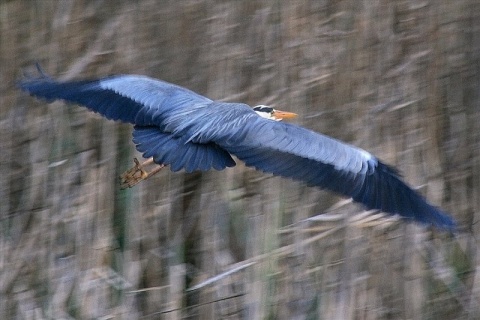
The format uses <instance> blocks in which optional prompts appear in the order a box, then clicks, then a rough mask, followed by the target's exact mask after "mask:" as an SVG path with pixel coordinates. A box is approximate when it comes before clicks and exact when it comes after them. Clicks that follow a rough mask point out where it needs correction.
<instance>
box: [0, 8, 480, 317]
mask: <svg viewBox="0 0 480 320" xmlns="http://www.w3.org/2000/svg"><path fill="white" fill-rule="evenodd" d="M479 34H480V3H479V2H478V1H475V0H458V1H423V2H419V1H415V0H401V1H393V0H385V1H356V0H344V1H316V0H302V1H300V0H299V1H287V0H285V1H235V0H231V1H199V0H188V1H153V0H145V1H131V2H130V1H115V2H113V1H93V0H92V1H75V0H72V1H1V2H0V65H1V70H0V93H1V94H0V132H1V135H0V137H1V138H0V146H1V147H0V148H1V153H0V159H1V162H0V172H1V174H2V177H3V179H2V185H1V187H0V213H1V222H2V224H1V225H2V231H1V233H0V318H1V319H10V318H15V319H40V318H103V319H107V318H108V319H110V318H115V319H117V318H118V319H120V318H123V319H137V318H142V319H180V318H195V319H196V318H198V319H227V318H228V319H267V318H268V319H317V318H318V319H459V318H464V319H478V318H480V305H479V303H480V300H479V299H480V278H479V277H478V276H479V274H477V273H476V271H477V265H478V264H479V263H478V262H477V260H478V259H477V258H478V257H479V256H478V255H477V252H478V249H477V247H476V244H477V243H476V240H475V237H476V236H478V232H479V228H478V224H475V222H476V221H478V219H479V217H478V213H479V212H480V174H479V169H480V109H479V108H480V95H479V92H480V91H479V88H480V36H479ZM35 61H39V62H40V63H42V65H43V67H44V68H45V69H46V70H47V71H48V72H49V73H51V74H53V75H55V76H59V77H60V78H62V79H72V78H85V77H100V76H105V75H107V74H112V73H136V74H145V75H149V76H153V77H156V78H160V79H164V80H167V81H170V82H174V83H177V84H180V85H183V86H185V87H188V88H190V89H192V90H195V91H197V92H199V93H201V94H204V95H206V96H208V97H210V98H213V99H225V100H228V101H239V102H245V103H248V104H250V105H255V104H260V103H261V104H270V105H273V106H275V107H278V108H280V109H285V110H290V111H293V112H297V113H298V114H300V115H301V118H300V120H299V121H298V122H299V123H300V124H302V125H304V126H306V127H308V128H311V129H314V130H317V131H320V132H323V133H325V134H329V135H331V136H334V137H337V138H339V139H342V140H345V141H349V142H351V143H353V144H355V145H358V146H360V147H362V148H364V149H367V150H369V151H371V152H372V153H374V154H376V155H378V156H379V157H380V158H381V159H383V160H384V161H385V162H388V163H390V164H393V165H395V166H397V167H398V168H399V169H400V170H401V171H402V172H403V173H404V175H405V179H406V180H407V181H409V183H410V184H411V185H413V186H421V188H420V190H421V192H422V193H424V194H425V195H426V196H427V197H428V198H429V199H430V201H431V202H432V203H434V204H436V205H439V206H441V207H443V208H444V209H445V210H447V211H449V212H451V213H452V215H453V216H454V217H455V218H456V220H457V221H458V222H459V224H460V225H461V226H462V227H463V228H464V229H465V230H467V232H465V233H461V234H459V235H458V236H457V237H456V238H453V237H451V236H450V235H448V234H445V233H441V232H436V231H432V230H429V229H426V228H423V227H421V226H417V225H414V224H406V223H404V222H403V221H399V220H398V219H396V218H392V217H385V216H384V215H383V214H378V213H372V212H369V213H365V212H363V211H362V209H361V207H359V206H357V205H354V204H352V203H350V202H349V201H345V200H343V199H340V198H338V197H335V196H333V195H332V194H330V193H328V192H324V191H321V190H318V189H315V188H308V187H305V186H304V185H301V184H298V183H295V182H292V181H288V180H284V179H281V178H276V177H271V176H269V175H265V174H261V173H258V172H254V171H253V170H251V169H248V168H245V167H244V166H243V165H242V164H238V165H237V167H235V168H233V169H229V170H225V171H223V172H208V173H204V174H199V173H195V174H184V173H176V174H173V173H170V172H168V171H167V170H164V171H163V172H162V173H161V174H159V175H158V176H157V177H155V178H152V179H150V180H148V181H146V182H144V183H142V184H140V185H139V186H137V187H135V188H134V189H131V190H126V191H125V190H120V188H119V187H118V180H117V179H118V176H119V174H120V173H121V172H123V171H124V170H126V169H127V168H129V167H130V166H131V165H132V158H133V156H138V154H137V153H136V152H135V149H134V146H133V144H132V143H131V139H130V130H131V129H130V127H129V126H128V125H125V124H118V123H113V122H109V121H106V120H105V119H101V118H100V117H99V116H97V115H94V114H92V113H89V112H88V111H87V110H85V109H83V108H80V107H76V106H66V105H65V104H63V103H61V102H56V103H53V104H46V103H45V102H40V101H37V100H35V99H32V98H29V97H28V96H27V95H25V94H23V93H21V92H19V91H18V90H16V88H15V85H14V82H15V79H18V78H19V77H21V71H22V70H25V68H27V67H28V66H29V65H31V64H32V63H33V62H35ZM27 70H28V68H27ZM320 214H324V215H320Z"/></svg>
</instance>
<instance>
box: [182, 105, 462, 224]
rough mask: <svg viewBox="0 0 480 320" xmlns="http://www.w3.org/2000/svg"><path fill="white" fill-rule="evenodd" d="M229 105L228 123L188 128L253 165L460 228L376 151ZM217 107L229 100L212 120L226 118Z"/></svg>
mask: <svg viewBox="0 0 480 320" xmlns="http://www.w3.org/2000/svg"><path fill="white" fill-rule="evenodd" d="M229 107H230V109H231V111H230V113H233V114H235V117H228V116H223V115H219V116H217V118H218V117H220V118H224V119H228V121H227V122H226V123H224V125H223V127H222V128H219V127H217V126H214V125H213V126H212V125H199V126H197V127H195V126H192V127H190V128H189V130H187V131H186V132H184V134H186V135H189V136H190V137H193V138H190V139H191V140H192V141H193V142H196V141H205V140H209V141H213V142H215V143H216V144H217V145H219V146H220V147H221V148H223V149H225V150H226V151H228V152H230V153H231V154H234V155H235V156H237V157H238V158H239V159H240V160H242V161H244V162H245V164H246V165H247V166H251V167H254V168H256V169H257V170H260V171H264V172H268V173H273V174H274V175H279V176H283V177H288V178H292V179H295V180H299V181H303V182H306V183H307V184H309V185H312V186H317V187H320V188H325V189H328V190H331V191H334V192H336V193H339V194H342V195H344V196H347V197H352V198H353V200H354V201H356V202H360V203H362V204H364V205H365V206H366V207H367V208H368V209H379V210H381V211H384V212H387V213H391V214H398V215H401V216H403V217H405V218H410V219H414V220H417V221H419V222H423V223H427V224H433V225H435V226H437V227H441V228H446V229H450V230H452V229H453V228H454V226H455V223H454V221H453V220H452V219H451V218H450V217H449V216H448V215H447V214H445V213H444V212H442V211H441V210H440V209H438V208H436V207H434V206H432V205H430V204H428V203H427V202H426V200H425V199H424V198H423V197H422V196H421V195H420V194H418V193H417V192H416V191H415V190H413V189H412V188H410V187H409V186H408V185H407V184H405V183H404V182H403V181H402V180H401V177H400V176H399V174H398V172H397V171H396V170H394V169H393V168H391V167H389V166H387V165H385V164H383V163H382V162H380V161H379V160H378V159H377V158H375V157H374V156H372V155H371V154H370V153H368V152H366V151H364V150H362V149H359V148H356V147H354V146H351V145H348V144H346V143H343V142H340V141H338V140H335V139H332V138H330V137H327V136H325V135H321V134H318V133H315V132H313V131H310V130H307V129H305V128H302V127H299V126H296V125H294V124H289V123H285V122H275V121H271V120H268V119H263V118H261V117H258V116H256V115H255V114H252V113H250V112H246V111H243V106H238V107H237V106H236V105H235V104H229ZM216 108H225V106H222V104H214V105H212V106H211V108H210V109H209V111H210V112H211V113H212V114H210V115H209V117H208V118H209V123H210V124H212V123H218V122H219V121H220V120H219V119H215V115H214V114H215V109H216ZM217 114H221V113H219V112H217ZM197 123H202V121H197Z"/></svg>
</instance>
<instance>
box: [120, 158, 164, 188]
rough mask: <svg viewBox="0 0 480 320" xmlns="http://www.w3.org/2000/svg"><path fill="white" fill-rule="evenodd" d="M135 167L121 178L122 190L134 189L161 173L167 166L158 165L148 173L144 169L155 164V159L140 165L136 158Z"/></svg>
mask: <svg viewBox="0 0 480 320" xmlns="http://www.w3.org/2000/svg"><path fill="white" fill-rule="evenodd" d="M133 161H134V162H135V166H134V167H133V168H130V169H129V170H127V171H125V172H124V173H123V174H122V175H121V176H120V189H126V188H132V187H134V186H135V185H137V184H138V183H140V182H141V181H142V180H146V179H148V178H150V177H151V176H153V175H154V174H155V173H157V172H159V171H160V170H161V169H162V168H163V167H164V166H165V165H163V164H161V165H158V166H157V167H156V168H155V169H153V170H152V171H150V172H147V171H145V170H144V169H143V167H145V166H146V165H148V164H151V163H153V158H150V159H148V160H146V161H145V162H143V163H140V162H139V161H138V159H137V158H134V159H133Z"/></svg>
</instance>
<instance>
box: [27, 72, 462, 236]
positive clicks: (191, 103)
mask: <svg viewBox="0 0 480 320" xmlns="http://www.w3.org/2000/svg"><path fill="white" fill-rule="evenodd" d="M39 70H40V69H39ZM18 85H19V87H20V88H21V89H22V90H24V91H26V92H28V93H30V94H31V95H34V96H36V97H39V98H43V99H45V100H47V101H54V100H57V99H61V100H64V101H66V102H70V103H74V104H79V105H82V106H85V107H87V108H88V109H89V110H91V111H94V112H97V113H99V114H101V115H102V116H104V117H106V118H107V119H111V120H119V121H122V122H126V123H131V124H133V125H134V129H133V142H134V143H135V145H136V148H137V150H138V151H139V152H141V153H142V154H143V157H144V158H146V159H149V160H147V161H145V162H144V163H139V161H138V160H136V159H135V167H133V168H132V169H130V170H129V171H127V172H126V173H125V174H124V175H122V183H123V186H126V187H130V186H133V185H135V184H136V183H138V182H139V181H142V180H144V179H146V178H148V177H150V176H151V175H152V174H154V173H156V172H158V171H159V170H160V169H161V168H162V167H164V166H167V165H168V166H170V169H171V170H172V171H179V170H181V169H184V170H185V171H186V172H192V171H196V170H201V171H206V170H209V169H212V168H213V169H216V170H223V169H225V168H227V167H233V166H235V160H234V159H233V158H232V155H234V156H236V157H237V158H238V159H240V160H242V161H243V162H245V164H246V165H247V166H249V167H253V168H255V169H257V170H260V171H263V172H266V173H271V174H274V175H278V176H282V177H286V178H291V179H294V180H299V181H303V182H305V183H306V184H307V185H309V186H316V187H320V188H323V189H328V190H330V191H333V192H335V193H338V194H340V195H343V196H346V197H351V198H352V199H353V200H354V201H355V202H359V203H361V204H363V205H364V206H365V207H366V208H367V209H378V210H381V211H383V212H386V213H390V214H396V215H400V216H401V217H404V218H406V219H410V220H415V221H417V222H420V223H423V224H426V225H433V226H436V227H437V228H440V229H445V230H449V231H453V230H455V229H456V226H455V222H454V221H453V219H452V218H451V217H450V216H449V215H448V214H446V213H445V212H443V211H442V210H441V209H439V208H437V207H435V206H432V205H430V204H429V203H428V202H427V201H426V200H425V198H423V197H422V196H421V195H420V194H419V193H418V192H417V191H415V190H413V189H412V188H410V187H409V186H408V185H407V184H406V183H405V182H403V181H402V179H401V177H400V175H399V173H398V171H396V170H395V169H394V168H392V167H390V166H388V165H386V164H384V163H382V162H381V161H380V160H378V159H377V158H376V157H375V156H373V155H372V154H370V153H369V152H367V151H365V150H362V149H360V148H357V147H355V146H352V145H350V144H347V143H344V142H341V141H339V140H336V139H333V138H331V137H328V136H326V135H322V134H320V133H317V132H313V131H311V130H308V129H305V128H303V127H300V126H297V125H295V124H291V123H287V122H283V121H279V120H281V119H284V118H292V117H294V116H295V114H293V113H289V112H283V111H279V110H276V109H274V108H272V107H269V106H264V105H260V106H256V107H254V108H251V107H250V106H248V105H246V104H243V103H228V102H220V101H213V100H210V99H208V98H206V97H204V96H201V95H199V94H197V93H195V92H193V91H190V90H188V89H186V88H183V87H180V86H177V85H174V84H171V83H168V82H165V81H161V80H157V79H153V78H149V77H146V76H141V75H114V76H109V77H105V78H101V79H94V80H80V81H65V82H62V81H57V80H55V79H53V78H51V77H50V76H48V75H46V74H45V73H43V72H42V71H41V70H40V75H38V76H34V77H31V76H30V77H25V78H24V79H23V80H21V81H20V82H19V83H18ZM151 163H155V164H158V166H157V168H155V169H154V170H153V171H151V172H146V171H145V169H144V168H145V167H146V165H148V164H151Z"/></svg>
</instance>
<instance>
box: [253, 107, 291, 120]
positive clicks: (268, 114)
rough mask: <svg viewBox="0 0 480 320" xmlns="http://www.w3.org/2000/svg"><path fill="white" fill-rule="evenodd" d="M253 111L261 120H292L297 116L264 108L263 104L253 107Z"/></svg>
mask: <svg viewBox="0 0 480 320" xmlns="http://www.w3.org/2000/svg"><path fill="white" fill-rule="evenodd" d="M253 111H255V112H256V113H257V114H258V115H259V116H260V117H262V118H266V119H270V120H274V121H281V120H283V119H293V118H296V117H297V116H298V115H297V114H296V113H293V112H287V111H280V110H276V109H274V108H272V107H269V106H264V105H263V104H261V105H258V106H256V107H254V108H253Z"/></svg>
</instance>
